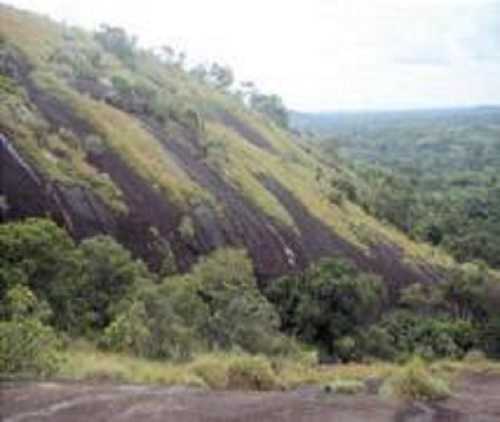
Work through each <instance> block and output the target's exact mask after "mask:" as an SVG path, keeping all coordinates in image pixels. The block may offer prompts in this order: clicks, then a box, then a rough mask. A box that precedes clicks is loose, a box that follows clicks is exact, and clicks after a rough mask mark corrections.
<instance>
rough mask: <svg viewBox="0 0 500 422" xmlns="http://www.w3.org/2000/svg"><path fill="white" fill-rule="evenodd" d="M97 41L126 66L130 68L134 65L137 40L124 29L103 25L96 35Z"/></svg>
mask: <svg viewBox="0 0 500 422" xmlns="http://www.w3.org/2000/svg"><path fill="white" fill-rule="evenodd" d="M95 39H96V40H97V41H99V42H100V43H101V45H102V46H103V47H104V48H105V49H106V50H108V51H109V52H110V53H113V54H114V55H116V56H117V57H118V58H119V59H121V60H122V61H123V62H124V63H125V64H127V65H129V66H132V65H133V64H134V57H135V54H136V51H137V38H136V37H133V36H129V35H128V34H127V32H126V31H125V30H124V29H123V28H119V27H116V26H109V25H105V24H103V25H101V26H100V27H99V30H98V31H97V32H96V33H95Z"/></svg>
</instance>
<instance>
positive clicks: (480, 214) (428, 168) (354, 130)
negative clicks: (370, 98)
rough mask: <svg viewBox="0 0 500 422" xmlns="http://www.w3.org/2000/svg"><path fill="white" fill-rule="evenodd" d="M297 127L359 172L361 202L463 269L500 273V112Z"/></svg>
mask: <svg viewBox="0 0 500 422" xmlns="http://www.w3.org/2000/svg"><path fill="white" fill-rule="evenodd" d="M293 120H294V125H295V126H296V127H297V128H299V129H300V130H301V131H303V132H308V133H309V134H310V135H311V134H312V135H316V136H317V138H316V141H317V143H318V144H319V146H320V148H321V150H322V151H323V152H326V153H327V156H329V157H330V158H331V159H336V158H340V160H341V161H343V162H345V163H346V164H347V166H348V167H349V168H350V169H351V170H353V171H354V173H355V174H356V176H353V175H352V174H351V175H350V176H346V177H347V178H348V179H349V183H348V184H350V185H354V186H351V188H353V189H354V190H355V191H356V192H357V193H356V194H355V196H356V200H357V201H358V202H360V203H361V204H362V205H364V206H365V208H366V209H369V210H370V211H371V212H373V213H374V214H375V215H376V216H377V217H378V218H381V219H386V220H388V221H389V222H391V223H392V224H394V225H396V226H397V227H398V228H400V229H402V230H404V231H405V232H406V233H408V234H410V235H411V236H414V237H416V238H419V239H422V240H425V241H427V242H430V243H432V244H433V245H436V246H441V247H443V248H445V249H447V250H448V251H449V252H451V253H452V254H453V255H454V256H455V257H456V258H457V259H459V260H460V261H471V260H483V261H485V262H486V263H487V264H489V265H490V266H492V267H496V268H499V267H500V109H499V108H494V107H482V108H481V107H480V108H475V109H463V110H460V109H458V110H436V111H416V112H387V113H364V114H363V113H359V114H348V113H345V114H342V113H339V114H331V115H330V114H325V115H321V114H317V115H305V114H294V116H293ZM313 137H314V136H313ZM337 161H338V160H337Z"/></svg>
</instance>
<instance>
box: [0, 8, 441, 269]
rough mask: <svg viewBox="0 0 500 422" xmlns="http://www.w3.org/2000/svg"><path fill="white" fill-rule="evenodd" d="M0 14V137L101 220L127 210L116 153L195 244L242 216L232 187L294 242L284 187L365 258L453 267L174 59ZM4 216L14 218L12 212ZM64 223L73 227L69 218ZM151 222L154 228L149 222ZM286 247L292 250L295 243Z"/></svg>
mask: <svg viewBox="0 0 500 422" xmlns="http://www.w3.org/2000/svg"><path fill="white" fill-rule="evenodd" d="M0 19H1V21H0V23H1V25H0V28H1V37H2V44H1V49H2V57H3V60H2V62H3V69H2V74H3V76H2V91H1V95H2V102H1V108H0V127H1V129H2V133H3V134H4V135H5V136H6V137H7V138H8V140H9V142H10V143H11V144H12V145H13V147H14V148H15V149H16V150H17V151H18V152H19V154H20V155H21V156H22V157H23V158H25V159H26V160H27V162H28V163H29V165H30V166H33V168H34V169H35V171H36V172H37V173H38V174H39V175H40V176H41V177H42V178H43V180H45V181H47V182H49V183H54V184H55V185H57V186H62V187H70V188H72V187H80V188H83V189H84V190H86V192H91V194H92V196H93V197H95V198H96V199H97V201H98V202H99V204H102V205H103V206H104V208H105V209H106V212H108V211H109V212H110V213H111V215H112V217H108V220H109V219H113V218H115V217H114V216H115V215H117V214H118V215H127V213H129V214H130V213H131V212H132V211H133V210H131V209H130V207H131V204H130V202H131V201H130V200H129V199H128V198H127V196H128V195H129V192H124V190H127V188H126V187H125V186H124V184H123V183H120V182H121V181H120V180H119V179H118V175H113V171H112V170H111V169H110V168H109V165H110V164H109V162H110V158H109V157H108V158H105V157H107V156H108V155H109V156H111V155H112V156H113V157H114V159H116V160H119V161H120V163H121V164H123V165H124V166H125V167H126V168H127V171H130V172H132V173H133V175H134V177H135V176H138V177H139V178H140V179H141V180H142V181H144V182H145V183H146V184H147V186H148V187H149V188H152V189H153V190H154V194H155V195H156V194H159V195H160V196H162V197H164V198H166V199H167V200H168V202H169V203H170V204H171V205H172V207H173V208H175V213H174V214H175V215H174V216H171V217H168V218H169V219H171V220H172V221H170V223H169V224H168V230H169V233H173V231H172V229H175V228H176V227H175V226H177V228H179V227H180V226H181V222H183V225H184V228H186V227H188V228H192V229H193V231H194V233H191V234H192V235H193V237H196V230H197V229H198V227H199V226H200V224H198V223H197V221H196V219H197V218H198V217H197V216H198V215H199V214H200V213H203V214H204V215H205V216H206V215H208V217H206V219H212V220H219V221H220V220H227V219H228V218H229V219H230V218H231V215H230V214H234V213H237V214H238V211H237V210H234V209H231V206H229V205H228V204H227V203H226V201H227V200H228V199H229V198H228V197H229V196H231V195H233V194H234V192H236V193H237V195H238V196H239V200H240V201H241V203H242V204H246V203H248V204H249V207H251V209H254V210H256V212H257V211H258V212H259V213H261V214H262V216H263V219H265V220H266V221H267V222H268V224H269V226H276V227H277V228H279V230H278V231H280V230H281V231H283V230H284V231H286V232H289V233H291V234H290V235H289V236H298V238H299V239H300V236H303V235H305V233H303V231H304V230H306V229H305V228H304V227H300V225H299V224H298V222H297V221H296V219H297V218H299V217H298V214H297V213H295V215H293V213H292V210H291V209H290V208H289V205H287V204H285V203H284V199H283V198H280V197H279V193H278V190H279V189H280V188H282V187H284V188H285V189H286V191H287V192H288V193H289V194H290V196H291V198H290V199H291V200H293V201H297V202H298V203H299V204H300V206H301V207H304V209H305V210H304V212H307V213H308V214H310V215H311V216H312V218H314V219H315V220H317V221H319V222H320V223H321V224H322V225H324V226H325V227H327V228H328V229H329V230H331V231H332V233H334V234H335V235H336V236H338V237H340V238H341V239H342V240H345V241H346V242H348V244H349V245H353V246H354V247H355V248H357V249H359V250H362V251H364V253H368V254H370V248H371V246H372V245H373V244H382V243H383V244H387V245H394V246H395V247H397V248H398V249H401V250H403V251H404V255H405V260H407V261H408V262H413V263H425V264H426V265H449V264H451V260H450V258H449V257H448V256H446V255H445V254H443V253H441V252H439V251H438V250H436V249H432V248H430V247H428V246H426V245H424V244H417V243H415V242H412V241H409V240H408V239H407V238H406V237H405V236H403V235H401V234H400V233H398V232H397V231H396V230H394V229H392V228H391V227H389V226H384V225H382V224H380V223H379V222H378V221H376V220H375V219H374V218H372V217H370V216H369V215H367V214H366V213H365V212H363V211H362V210H361V209H360V208H359V207H358V206H356V205H354V204H353V203H351V202H349V201H347V200H342V201H339V200H337V198H339V195H338V192H337V190H336V188H335V183H332V181H334V180H335V178H336V177H337V174H336V171H335V169H334V168H328V167H325V166H324V165H322V164H320V163H319V161H318V160H316V159H315V158H314V157H313V156H312V155H311V154H309V153H307V152H306V151H304V150H303V149H301V148H300V147H299V146H298V143H297V142H295V141H294V139H293V135H292V134H291V133H290V132H289V131H288V130H286V129H284V128H282V127H280V126H279V125H278V124H276V123H273V122H272V121H271V120H270V119H268V118H266V117H264V116H263V115H262V114H260V113H258V112H256V111H255V110H251V109H250V108H249V107H248V106H246V105H245V104H244V102H243V101H242V100H241V99H240V98H239V97H238V96H237V95H236V94H232V93H230V92H229V90H228V89H224V88H221V87H220V86H217V85H216V84H213V83H210V82H207V81H203V80H202V79H200V77H199V76H196V75H193V73H194V72H191V74H190V72H188V71H187V70H186V69H185V68H183V66H182V64H180V63H178V62H177V61H176V59H175V57H174V59H172V58H170V59H168V58H164V57H162V56H161V54H159V53H153V52H151V51H144V50H140V49H138V48H137V47H136V46H135V44H134V40H133V38H131V37H129V36H128V35H127V34H125V33H122V32H120V31H118V32H116V31H115V32H113V28H107V32H106V29H103V30H101V32H99V33H98V34H94V35H93V34H90V33H86V32H84V31H81V30H79V29H75V28H69V27H64V26H60V25H56V24H54V23H53V22H51V21H49V20H48V19H45V18H42V17H39V16H35V15H32V14H29V13H25V12H19V11H17V10H15V9H11V8H8V7H2V9H1V15H0ZM100 157H103V158H102V159H101V158H100ZM107 166H108V167H107ZM114 170H116V172H118V170H117V169H114ZM271 184H272V185H273V186H275V187H277V189H273V188H271ZM130 189H131V190H132V188H130ZM229 190H231V192H230V193H228V191H229ZM8 200H9V198H7V201H8ZM289 202H290V201H289ZM7 209H10V210H11V211H10V213H11V215H12V216H13V217H15V214H16V212H15V206H13V205H11V206H10V208H9V205H8V206H7ZM7 218H9V215H7ZM66 218H69V219H73V220H76V221H73V226H78V225H79V219H78V217H72V216H71V213H69V212H67V213H66ZM236 218H239V216H237V217H236ZM150 225H151V228H152V229H154V227H155V226H156V225H155V221H151V224H150ZM219 225H223V223H222V224H219ZM190 226H192V227H190ZM157 228H158V229H160V232H161V234H162V235H163V236H166V237H168V238H169V240H170V241H172V235H167V233H164V229H163V228H162V227H157ZM165 230H166V229H165ZM77 231H78V230H77ZM80 231H82V232H84V233H86V229H85V228H84V229H82V230H80ZM188 231H190V232H191V231H192V230H188ZM219 231H220V230H219ZM271 231H273V230H272V229H271ZM274 231H275V230H274ZM178 233H180V232H179V231H178ZM271 235H272V234H271ZM177 237H178V236H177ZM233 237H236V236H233ZM274 237H276V236H274ZM278 237H283V239H284V238H285V236H278ZM312 241H313V240H312ZM277 242H278V243H282V244H283V243H286V241H285V240H280V239H278V240H277ZM174 243H175V242H174ZM223 243H236V241H235V240H234V239H233V240H230V241H229V242H226V240H224V241H223ZM244 243H245V242H244ZM299 243H300V241H299ZM247 246H248V245H247ZM212 247H213V246H212ZM284 247H285V248H287V247H288V248H290V249H291V251H292V253H293V252H294V251H293V249H294V248H293V245H290V246H283V245H282V249H283V248H284ZM173 248H174V253H175V254H181V255H182V254H183V252H182V251H181V250H178V249H182V248H180V247H177V248H176V247H175V246H174V247H173ZM202 249H203V248H202ZM249 249H251V254H252V255H253V256H255V255H256V254H255V251H253V250H252V249H253V248H252V247H250V248H249ZM324 252H325V251H321V254H323V255H324ZM281 254H282V255H286V254H284V253H283V252H282V253H281ZM303 254H305V255H307V252H306V253H303ZM143 255H144V253H143ZM296 255H300V253H299V252H297V253H296ZM178 258H179V260H181V261H182V257H178ZM257 260H258V259H257ZM285 260H286V257H285ZM297 260H298V258H297ZM308 260H309V259H308ZM281 271H282V270H281Z"/></svg>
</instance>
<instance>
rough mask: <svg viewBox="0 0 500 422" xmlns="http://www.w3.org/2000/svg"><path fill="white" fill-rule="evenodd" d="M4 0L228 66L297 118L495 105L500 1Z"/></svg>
mask: <svg viewBox="0 0 500 422" xmlns="http://www.w3.org/2000/svg"><path fill="white" fill-rule="evenodd" d="M8 3H12V4H15V5H18V6H19V7H24V8H28V9H33V10H37V11H42V12H45V13H47V14H49V15H51V16H53V17H55V18H56V19H59V20H66V21H68V22H69V23H78V24H80V25H84V26H86V27H88V28H94V27H96V26H97V25H98V24H99V23H101V22H108V23H111V24H116V25H121V26H124V27H125V28H127V29H128V30H129V31H131V32H132V33H135V34H137V35H139V36H140V39H141V41H142V43H143V44H145V45H158V44H162V43H163V44H172V45H174V46H175V47H178V48H181V49H183V50H185V51H187V53H188V55H189V56H191V57H192V58H194V59H195V60H199V61H202V60H217V61H221V62H223V63H226V64H230V65H231V66H233V68H234V69H235V71H236V74H237V76H239V78H240V79H242V80H253V81H255V82H256V83H257V84H258V85H259V86H261V87H262V88H263V89H265V90H268V91H273V92H277V93H279V94H281V95H282V96H283V97H284V98H285V101H286V102H287V104H289V105H290V106H292V107H295V108H299V109H309V110H318V109H323V110H324V109H337V108H399V107H403V108H412V107H433V106H453V105H471V104H481V103H500V78H498V76H497V75H499V74H500V60H499V59H500V28H499V22H500V17H499V16H500V0H412V1H411V2H410V1H401V0H369V1H368V0H293V1H290V0H288V1H287V0H273V1H271V0H253V1H245V2H244V1H234V0H232V1H231V0H212V1H206V0H205V1H204V0H182V1H179V0H129V1H127V0H121V1H119V0H99V1H98V2H95V3H94V2H92V4H91V5H90V3H91V2H83V1H81V0H80V1H79V0H9V1H8ZM495 11H499V12H498V13H495Z"/></svg>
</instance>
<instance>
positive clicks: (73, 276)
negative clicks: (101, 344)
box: [0, 218, 81, 329]
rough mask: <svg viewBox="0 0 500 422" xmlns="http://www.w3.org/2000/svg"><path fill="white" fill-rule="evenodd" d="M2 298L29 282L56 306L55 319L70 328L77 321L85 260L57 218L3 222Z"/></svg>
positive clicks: (0, 233) (0, 239) (0, 241)
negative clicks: (80, 256)
mask: <svg viewBox="0 0 500 422" xmlns="http://www.w3.org/2000/svg"><path fill="white" fill-rule="evenodd" d="M0 251H1V254H2V260H1V263H0V300H2V298H4V297H5V295H6V292H7V291H8V289H10V288H12V287H15V286H16V285H25V286H27V287H29V289H30V290H32V291H33V293H34V294H35V295H36V296H37V297H38V298H40V300H42V301H46V302H47V303H48V304H49V305H50V307H51V308H52V309H53V315H52V318H51V322H52V323H53V324H54V325H55V326H56V327H58V328H61V329H68V328H69V327H70V326H71V325H72V324H73V323H74V322H75V318H76V315H75V312H76V310H75V307H74V304H75V298H76V296H77V294H76V289H77V286H78V280H79V278H80V275H81V263H80V259H79V256H78V251H77V250H76V246H75V244H74V242H73V241H72V239H71V238H70V237H69V236H68V234H67V233H66V232H65V231H64V229H62V228H60V227H58V226H57V225H56V224H55V223H54V222H53V221H50V220H45V219H35V218H32V219H27V220H24V221H22V222H12V223H7V224H3V225H1V226H0Z"/></svg>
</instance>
